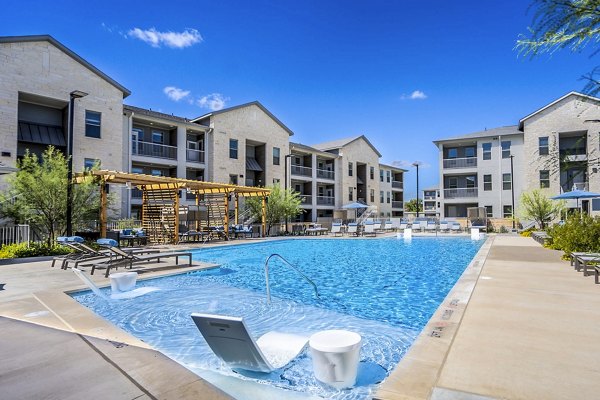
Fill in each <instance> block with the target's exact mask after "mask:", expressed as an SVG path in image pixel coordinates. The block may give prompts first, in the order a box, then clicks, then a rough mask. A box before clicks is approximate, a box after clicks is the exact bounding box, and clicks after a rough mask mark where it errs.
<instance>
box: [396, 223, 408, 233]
mask: <svg viewBox="0 0 600 400" xmlns="http://www.w3.org/2000/svg"><path fill="white" fill-rule="evenodd" d="M406 228H408V223H406V222H400V227H398V230H401V231H403V230H405V229H406Z"/></svg>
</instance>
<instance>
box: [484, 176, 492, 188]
mask: <svg viewBox="0 0 600 400" xmlns="http://www.w3.org/2000/svg"><path fill="white" fill-rule="evenodd" d="M483 190H484V191H486V192H487V191H490V190H492V176H491V175H484V176H483Z"/></svg>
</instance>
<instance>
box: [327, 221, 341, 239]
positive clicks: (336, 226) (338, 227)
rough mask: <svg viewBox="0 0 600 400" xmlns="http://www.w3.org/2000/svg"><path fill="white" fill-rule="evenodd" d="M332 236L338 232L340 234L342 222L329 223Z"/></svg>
mask: <svg viewBox="0 0 600 400" xmlns="http://www.w3.org/2000/svg"><path fill="white" fill-rule="evenodd" d="M330 233H331V234H332V235H333V236H337V235H338V233H339V234H340V235H341V234H342V224H340V223H337V222H334V223H333V224H331V232H330Z"/></svg>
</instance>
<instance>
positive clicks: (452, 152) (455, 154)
mask: <svg viewBox="0 0 600 400" xmlns="http://www.w3.org/2000/svg"><path fill="white" fill-rule="evenodd" d="M456 157H458V149H448V158H456Z"/></svg>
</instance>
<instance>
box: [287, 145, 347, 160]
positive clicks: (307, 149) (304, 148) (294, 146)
mask: <svg viewBox="0 0 600 400" xmlns="http://www.w3.org/2000/svg"><path fill="white" fill-rule="evenodd" d="M295 149H298V150H306V151H309V152H311V153H317V154H319V155H322V156H326V157H330V158H336V157H337V156H336V155H335V154H331V153H327V152H325V151H323V150H319V149H317V148H314V147H311V146H308V145H305V144H302V143H294V142H290V150H295Z"/></svg>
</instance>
